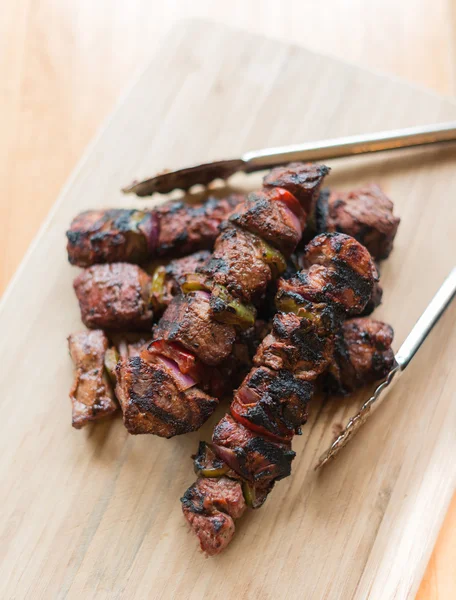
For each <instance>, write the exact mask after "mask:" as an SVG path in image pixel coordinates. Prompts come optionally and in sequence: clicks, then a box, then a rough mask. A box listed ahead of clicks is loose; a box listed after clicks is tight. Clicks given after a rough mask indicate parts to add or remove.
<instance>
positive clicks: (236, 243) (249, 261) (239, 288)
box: [198, 227, 272, 303]
mask: <svg viewBox="0 0 456 600" xmlns="http://www.w3.org/2000/svg"><path fill="white" fill-rule="evenodd" d="M259 241H260V240H259V239H258V238H257V237H256V236H254V235H252V234H250V233H248V232H247V231H242V230H241V229H237V228H235V227H228V228H227V229H225V230H224V231H223V232H222V233H221V235H220V236H219V237H218V238H217V241H216V242H215V248H214V252H213V254H212V257H211V258H210V259H209V260H208V261H207V263H205V264H204V265H203V266H202V267H200V268H199V269H198V271H199V272H200V273H202V274H204V275H206V276H208V277H210V279H211V280H212V281H213V282H214V283H216V284H220V285H223V286H224V287H226V288H227V290H228V291H229V292H230V293H231V294H233V296H236V297H238V298H240V299H241V300H244V301H246V302H256V303H257V302H259V301H260V300H261V299H262V298H263V297H264V294H265V292H266V288H267V285H268V283H269V282H270V280H271V277H272V275H271V269H270V267H269V266H268V265H267V264H266V263H265V261H264V260H263V253H262V249H261V247H260V244H259Z"/></svg>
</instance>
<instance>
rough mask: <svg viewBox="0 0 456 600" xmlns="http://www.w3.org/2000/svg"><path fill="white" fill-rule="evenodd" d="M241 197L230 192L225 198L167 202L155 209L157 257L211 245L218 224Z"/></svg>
mask: <svg viewBox="0 0 456 600" xmlns="http://www.w3.org/2000/svg"><path fill="white" fill-rule="evenodd" d="M243 198H244V196H242V195H241V194H231V195H230V196H227V197H226V198H213V197H211V198H209V199H208V200H206V202H204V203H202V204H197V205H191V204H186V203H185V202H168V203H166V204H163V205H161V206H159V207H158V208H157V209H156V212H157V214H158V216H159V221H160V233H159V236H158V247H157V255H158V256H183V255H185V254H189V253H190V252H195V251H196V250H206V249H209V248H211V247H212V245H213V243H214V240H215V239H216V238H217V236H218V234H219V226H220V224H221V223H222V221H224V220H225V219H227V218H228V216H229V215H230V213H231V212H232V211H233V209H234V208H235V207H236V206H237V205H238V204H239V203H240V202H242V200H243Z"/></svg>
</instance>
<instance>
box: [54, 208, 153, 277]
mask: <svg viewBox="0 0 456 600" xmlns="http://www.w3.org/2000/svg"><path fill="white" fill-rule="evenodd" d="M158 226H159V224H158V217H157V215H156V214H155V213H154V212H153V211H143V210H124V209H112V210H88V211H86V212H83V213H81V214H80V215H78V216H77V217H76V218H75V219H73V221H72V223H71V225H70V229H69V230H68V231H67V234H66V235H67V238H68V244H67V250H68V260H69V261H70V263H71V264H72V265H77V266H79V267H89V266H90V265H93V264H95V263H113V262H123V261H125V262H132V263H140V262H142V261H145V260H147V258H148V257H149V256H150V255H151V254H153V253H154V251H155V248H156V244H157V237H158Z"/></svg>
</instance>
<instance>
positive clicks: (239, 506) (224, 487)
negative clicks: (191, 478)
mask: <svg viewBox="0 0 456 600" xmlns="http://www.w3.org/2000/svg"><path fill="white" fill-rule="evenodd" d="M181 502H182V511H183V513H184V516H185V518H186V520H187V522H188V523H189V525H190V527H191V528H192V529H193V531H194V532H195V534H196V535H197V537H198V539H199V542H200V546H201V549H202V550H203V552H205V553H206V554H208V555H209V556H214V555H215V554H219V553H220V552H222V550H224V548H225V547H226V546H227V545H228V544H229V543H230V541H231V538H232V537H233V535H234V531H235V526H234V519H239V518H240V517H242V515H243V513H244V511H245V508H246V505H245V500H244V496H243V493H242V488H241V485H240V483H239V482H238V481H233V480H232V479H228V478H227V477H220V478H216V479H211V478H205V477H201V478H199V479H198V480H197V481H196V483H194V484H193V485H192V486H191V487H190V488H188V490H187V491H186V492H185V494H184V496H183V497H182V498H181Z"/></svg>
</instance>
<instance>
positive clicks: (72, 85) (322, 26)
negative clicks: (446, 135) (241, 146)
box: [0, 0, 456, 600]
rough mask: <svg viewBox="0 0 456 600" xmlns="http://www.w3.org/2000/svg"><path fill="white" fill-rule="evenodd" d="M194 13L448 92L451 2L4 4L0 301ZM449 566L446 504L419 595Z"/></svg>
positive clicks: (455, 8) (60, 0) (454, 25)
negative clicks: (93, 147) (108, 122)
mask: <svg viewBox="0 0 456 600" xmlns="http://www.w3.org/2000/svg"><path fill="white" fill-rule="evenodd" d="M192 16H198V17H206V18H209V19H213V20H218V21H221V22H224V23H227V24H231V25H233V26H237V27H241V28H244V29H248V30H250V31H254V32H257V33H263V34H266V35H269V36H272V37H277V38H280V39H287V40H288V41H291V42H296V43H298V44H301V45H305V46H307V47H309V48H311V49H313V50H315V51H317V52H322V53H325V54H328V55H335V56H337V57H339V58H342V59H344V60H347V61H351V62H356V63H358V64H361V65H363V66H366V67H369V68H372V69H376V70H381V71H384V72H386V73H390V74H393V75H397V76H400V77H403V78H405V79H407V80H409V81H411V82H414V83H416V84H418V85H421V86H426V87H428V88H431V89H433V90H435V91H436V92H439V93H441V94H446V95H453V94H456V52H455V48H456V47H455V44H456V33H455V32H456V2H454V0H403V1H402V2H401V3H398V2H397V0H394V1H393V0H370V2H365V1H364V0H333V1H330V2H320V1H318V0H304V1H303V0H281V2H276V1H275V0H232V1H231V2H230V3H224V4H222V3H216V2H213V1H210V0H193V2H191V3H190V2H186V1H185V0H167V2H166V3H163V2H160V3H159V2H158V1H157V0H149V1H147V2H146V1H145V0H128V2H126V1H124V0H97V2H93V0H3V2H2V10H1V14H0V82H1V83H0V131H1V135H0V294H1V293H2V292H3V291H4V289H5V287H6V285H7V284H8V282H9V281H10V279H11V277H12V276H13V274H14V272H15V270H16V269H17V267H18V265H19V263H20V261H21V259H22V257H23V256H24V253H25V252H26V250H27V248H28V247H29V245H30V242H31V240H32V239H33V237H34V235H35V234H36V232H37V230H38V229H39V227H40V224H41V222H42V221H43V219H44V217H45V216H46V214H47V212H48V211H49V209H50V207H51V206H52V204H53V202H54V200H55V198H56V196H57V194H58V192H59V190H60V188H61V187H62V185H63V183H64V182H65V180H66V179H67V177H68V175H69V174H70V172H71V170H72V169H73V167H74V165H75V163H76V162H77V160H78V159H79V157H80V156H81V154H82V153H83V151H84V148H85V146H86V145H87V143H88V142H89V141H90V139H91V138H92V136H93V134H94V133H95V131H96V129H97V127H98V126H99V125H100V123H101V121H102V120H103V118H104V117H105V116H106V115H107V114H108V113H109V112H110V110H111V109H112V107H113V105H114V103H115V101H116V99H117V98H118V96H119V94H120V93H121V92H122V90H123V88H124V86H125V84H126V83H127V82H128V80H130V78H131V77H132V76H133V74H134V72H135V71H137V70H138V69H141V67H142V66H143V65H144V64H145V63H146V62H147V60H148V59H149V58H150V57H151V55H153V52H154V49H155V48H156V47H157V45H158V44H159V43H160V41H161V39H162V37H163V35H164V33H166V31H167V30H168V29H169V28H170V27H171V25H172V24H173V23H174V22H175V21H176V20H177V19H180V18H184V17H192ZM290 93H292V92H291V91H290ZM455 560H456V498H455V499H454V500H453V503H452V506H451V508H450V511H449V513H448V516H447V518H446V521H445V523H444V525H443V527H442V530H441V533H440V536H439V539H438V542H437V545H436V548H435V551H434V553H433V555H432V558H431V560H430V563H429V566H428V569H427V572H426V575H425V577H424V579H423V583H422V585H421V588H420V591H419V593H418V596H417V598H418V599H419V600H431V599H432V600H437V599H438V600H447V599H448V600H449V599H453V598H456V578H455V576H454V562H455Z"/></svg>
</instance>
